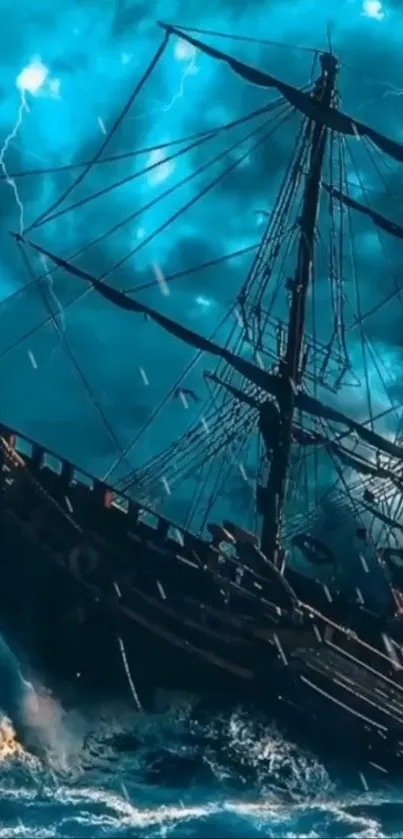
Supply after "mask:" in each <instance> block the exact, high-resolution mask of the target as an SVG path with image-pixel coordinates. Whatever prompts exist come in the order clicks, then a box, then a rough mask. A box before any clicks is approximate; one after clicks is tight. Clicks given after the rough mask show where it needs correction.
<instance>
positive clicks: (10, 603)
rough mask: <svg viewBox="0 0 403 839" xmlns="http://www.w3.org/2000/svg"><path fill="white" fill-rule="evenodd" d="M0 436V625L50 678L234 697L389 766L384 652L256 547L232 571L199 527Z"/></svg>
mask: <svg viewBox="0 0 403 839" xmlns="http://www.w3.org/2000/svg"><path fill="white" fill-rule="evenodd" d="M2 441H3V445H2V452H3V466H2V475H3V487H2V506H1V538H2V550H1V560H0V583H1V585H0V620H1V629H2V630H3V631H4V632H5V633H6V635H7V638H8V639H9V640H10V641H11V643H12V644H14V647H15V648H17V649H19V650H20V651H22V653H23V654H25V655H27V656H28V657H29V659H30V661H32V662H33V663H34V665H35V667H36V668H37V669H39V670H40V671H42V672H43V673H46V674H47V676H48V677H49V676H51V680H52V682H53V684H54V685H62V684H63V686H64V687H65V686H66V685H68V686H69V687H70V688H71V692H72V695H74V696H76V695H77V694H80V695H81V693H82V692H87V693H88V692H93V693H98V694H99V693H101V695H102V697H103V698H105V697H107V696H110V697H116V696H118V695H119V696H121V695H126V696H127V694H128V691H129V690H131V692H132V694H133V699H134V701H135V702H136V703H137V705H138V707H139V708H141V707H142V706H143V705H151V704H152V694H153V691H154V690H155V688H156V687H167V688H172V689H181V690H187V691H188V692H193V693H196V694H200V695H203V696H205V697H207V698H208V697H210V698H211V699H217V698H219V699H220V701H225V700H229V701H230V702H232V703H234V702H237V701H244V700H248V701H252V702H255V703H258V704H259V705H261V706H263V708H264V709H265V710H266V711H267V712H268V713H269V714H270V715H272V716H273V718H275V719H276V720H278V721H279V722H280V724H283V725H285V726H286V728H287V729H288V730H289V731H290V733H291V734H293V735H297V736H298V737H299V739H301V737H302V738H303V739H304V741H306V743H307V744H309V745H311V746H313V747H315V748H316V747H317V748H319V747H320V748H325V749H326V750H327V752H329V749H330V750H331V753H332V754H333V755H336V754H337V753H340V752H341V756H342V757H348V758H349V759H352V760H353V761H354V762H358V763H360V764H365V765H368V764H370V765H371V766H372V767H375V769H377V770H379V771H381V772H382V771H388V772H389V771H399V770H400V768H401V766H403V763H402V761H403V757H402V755H403V681H402V678H401V674H400V671H396V669H395V668H394V666H393V662H391V661H390V659H389V658H388V657H387V656H386V655H382V654H381V653H380V652H379V651H377V650H376V649H374V648H373V647H371V646H370V645H368V644H367V643H365V642H363V641H361V640H359V639H358V637H357V636H356V635H355V633H353V632H351V631H350V630H346V629H344V628H343V627H342V626H340V625H338V624H337V623H335V622H334V621H332V620H330V619H329V618H328V617H327V616H326V615H325V614H323V613H321V612H320V611H318V610H317V609H315V608H314V607H313V606H312V604H307V603H304V602H302V601H300V600H299V599H298V597H296V596H295V593H294V592H293V590H292V589H291V588H290V586H289V585H287V584H283V583H282V582H281V581H280V580H279V579H278V572H275V571H273V569H272V566H271V565H270V564H269V563H267V574H266V575H265V576H262V575H261V574H260V575H259V574H258V573H257V572H254V571H253V570H252V569H249V570H248V571H247V573H245V574H244V576H243V580H242V585H240V584H239V580H238V578H237V576H236V573H235V565H236V563H234V567H233V568H232V565H231V561H227V562H226V563H225V565H224V566H223V568H222V569H221V570H220V569H219V568H217V566H216V567H215V568H214V569H212V568H211V565H210V564H209V563H210V559H209V557H210V554H209V551H210V547H209V545H208V544H207V543H205V542H203V541H201V540H199V539H196V538H194V537H192V536H191V534H189V533H186V532H185V531H180V530H179V529H178V528H176V527H175V526H173V525H171V524H170V523H169V522H168V521H166V520H164V519H162V518H158V517H156V516H155V517H154V521H153V522H152V523H151V522H150V521H148V522H146V520H145V517H146V513H145V511H143V510H142V509H141V508H140V507H139V506H137V505H135V504H133V503H132V502H131V501H128V500H127V499H118V498H116V497H113V494H112V491H111V490H110V489H109V488H108V487H106V486H105V485H104V484H102V483H101V482H99V481H96V480H93V479H91V478H89V477H88V476H87V475H85V474H84V473H81V472H78V471H77V470H75V469H74V467H73V466H71V465H70V464H68V463H67V462H65V461H62V460H60V459H57V458H55V457H54V456H52V455H50V454H49V453H48V452H46V451H45V450H43V449H41V448H40V447H39V446H37V445H36V444H33V443H30V442H28V441H27V440H26V439H24V438H22V437H21V436H19V437H17V436H16V435H15V434H13V433H12V432H11V431H10V430H8V429H4V428H3V434H2ZM112 499H113V500H112ZM148 517H150V514H148ZM302 732H303V733H302Z"/></svg>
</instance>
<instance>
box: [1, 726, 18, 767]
mask: <svg viewBox="0 0 403 839" xmlns="http://www.w3.org/2000/svg"><path fill="white" fill-rule="evenodd" d="M23 754H24V749H23V748H22V746H21V745H20V743H19V742H18V740H17V738H16V735H15V731H14V729H13V727H12V725H11V723H10V721H9V720H8V719H6V717H4V718H3V719H2V720H1V721H0V763H3V762H4V761H5V760H8V759H9V758H10V757H22V756H23Z"/></svg>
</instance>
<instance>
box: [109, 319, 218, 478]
mask: <svg viewBox="0 0 403 839" xmlns="http://www.w3.org/2000/svg"><path fill="white" fill-rule="evenodd" d="M230 314H231V310H230V311H229V312H226V314H225V315H224V317H223V318H222V320H221V321H220V323H219V324H218V326H217V327H216V328H215V330H214V332H213V334H212V335H211V337H210V340H211V341H213V340H214V339H215V336H216V335H217V332H218V331H219V330H220V329H221V327H222V326H224V324H225V323H226V321H227V320H228V318H229V317H230ZM202 355H203V353H202V351H201V350H198V351H197V353H195V355H194V356H193V358H192V359H191V360H190V362H189V363H188V364H187V366H186V368H185V370H184V371H183V373H181V375H180V376H179V378H178V379H177V380H176V382H175V383H174V385H173V386H172V387H171V388H170V390H169V391H168V393H167V394H166V396H165V397H164V398H163V400H162V401H161V402H160V403H159V405H157V407H156V408H155V409H154V411H153V413H152V414H151V416H150V417H149V418H148V420H147V421H146V422H145V423H144V425H143V426H142V427H141V429H140V430H139V431H138V433H137V434H136V436H135V437H134V439H133V440H132V441H131V442H130V443H129V445H128V446H126V448H125V450H124V452H123V454H122V455H121V456H120V457H119V458H118V459H117V460H116V461H115V462H114V463H113V464H112V466H111V467H110V469H108V471H107V473H106V475H105V476H104V480H105V481H106V480H107V479H108V478H109V477H110V475H111V474H112V472H114V471H115V469H117V468H118V466H119V465H120V463H121V459H122V457H128V456H129V454H130V453H131V452H132V450H133V448H134V447H135V446H137V444H138V443H139V442H140V440H141V438H142V437H143V435H144V433H145V432H146V431H147V428H148V427H149V426H150V424H151V423H152V422H153V421H154V419H155V418H156V417H157V416H158V414H159V413H160V412H161V410H162V408H163V407H164V405H166V403H167V402H168V400H169V399H171V398H172V396H173V394H174V393H175V391H176V390H177V389H178V387H179V386H180V385H181V384H182V383H183V382H184V380H185V379H186V377H187V376H188V375H189V373H190V372H191V370H192V369H193V367H194V366H195V365H196V364H197V362H198V361H199V359H200V358H201V357H202Z"/></svg>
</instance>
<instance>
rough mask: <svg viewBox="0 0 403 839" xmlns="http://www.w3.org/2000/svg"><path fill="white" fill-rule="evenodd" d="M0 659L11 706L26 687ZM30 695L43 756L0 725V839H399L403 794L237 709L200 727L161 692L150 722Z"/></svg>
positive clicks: (183, 700) (125, 710) (182, 704)
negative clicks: (322, 757) (329, 763)
mask: <svg viewBox="0 0 403 839" xmlns="http://www.w3.org/2000/svg"><path fill="white" fill-rule="evenodd" d="M0 650H1V655H2V664H3V663H4V661H5V660H6V659H7V662H6V666H5V667H2V678H1V687H0V704H3V705H4V706H5V707H7V708H8V709H9V708H10V707H16V704H17V703H18V702H20V701H23V699H24V697H23V692H21V691H20V688H19V685H21V684H23V685H24V686H27V687H29V689H31V686H30V684H29V683H28V682H25V681H24V680H22V682H21V679H22V677H21V671H20V667H19V663H18V660H17V659H16V658H15V657H14V655H12V654H11V653H10V650H9V648H8V647H7V645H6V644H5V642H4V641H2V643H1V645H0ZM10 662H12V667H10ZM36 687H37V690H38V691H39V692H38V694H37V695H38V696H39V720H40V723H39V725H40V728H39V731H40V735H39V739H40V744H41V749H40V756H38V754H39V753H38V751H37V750H36V753H35V754H32V753H31V752H30V751H29V750H26V749H25V748H24V746H23V745H22V743H21V741H20V739H19V738H18V735H17V734H16V731H15V729H14V727H13V723H12V722H11V720H10V718H9V717H7V716H6V715H3V716H2V719H1V724H0V837H1V836H4V837H6V836H7V837H21V839H22V837H27V839H28V837H47V836H49V837H52V836H60V837H66V839H67V837H72V838H73V837H86V836H108V837H109V836H119V837H120V836H122V837H124V836H127V837H128V836H134V835H135V836H138V837H142V836H144V837H168V836H172V837H176V836H178V837H179V836H187V837H190V836H194V837H210V836H211V837H213V836H215V837H226V836H228V837H229V836H231V837H237V836H239V837H254V836H267V837H271V836H273V837H289V839H292V837H312V839H315V837H317V836H318V837H321V836H322V837H379V839H382V837H386V836H387V837H394V836H401V835H402V812H403V807H402V805H403V800H402V791H401V789H398V788H393V787H391V786H390V785H389V784H388V783H387V779H385V778H383V779H380V781H379V783H377V782H374V780H373V778H371V779H369V778H368V779H367V778H366V777H365V775H364V774H363V773H360V774H359V775H357V776H356V777H353V778H352V777H349V778H347V776H344V777H343V773H342V772H340V771H338V772H336V773H335V772H334V771H333V770H334V767H332V769H330V770H329V768H326V767H325V765H324V764H323V763H322V762H321V761H319V760H318V758H317V757H315V755H314V754H311V753H307V752H303V751H302V750H300V749H298V748H297V747H296V745H295V744H293V743H292V742H289V741H287V740H286V739H285V738H284V737H283V736H282V735H281V733H280V732H279V730H278V729H277V728H276V726H275V725H274V724H273V723H270V721H269V720H262V719H259V720H258V719H256V718H255V717H253V716H252V715H251V714H250V713H248V712H247V710H246V709H244V708H242V707H238V708H234V709H232V710H231V711H228V710H227V711H225V712H224V711H223V712H222V713H219V712H217V713H216V715H215V716H212V717H210V718H209V719H208V721H206V720H205V719H204V720H203V721H200V719H198V717H197V713H195V702H196V698H195V697H191V696H183V695H172V694H168V693H165V692H162V691H161V692H158V691H157V692H156V696H155V712H154V713H152V714H149V713H145V712H143V713H139V712H138V711H137V710H136V709H134V708H133V707H132V705H131V703H130V701H129V700H128V702H127V704H119V705H107V706H102V705H99V706H95V705H91V706H86V707H80V708H79V710H77V708H75V709H74V710H72V709H70V710H69V709H67V708H65V707H64V706H63V702H62V701H61V699H60V698H59V697H57V696H55V695H51V693H50V692H49V691H46V690H45V689H44V686H36ZM29 695H30V694H29ZM37 720H38V714H37V711H36V721H37ZM37 730H38V728H37Z"/></svg>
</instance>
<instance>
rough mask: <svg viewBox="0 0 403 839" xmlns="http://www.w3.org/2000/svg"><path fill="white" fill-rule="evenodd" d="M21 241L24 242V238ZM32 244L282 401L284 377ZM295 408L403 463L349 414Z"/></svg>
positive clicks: (301, 398) (312, 404) (315, 406)
mask: <svg viewBox="0 0 403 839" xmlns="http://www.w3.org/2000/svg"><path fill="white" fill-rule="evenodd" d="M17 238H18V239H20V237H17ZM28 244H29V245H30V247H32V248H33V249H34V250H36V251H37V252H38V253H41V254H43V256H46V257H47V258H48V259H50V260H51V261H52V262H53V263H54V264H55V265H58V267H59V268H63V269H64V270H65V271H68V272H69V273H70V274H73V275H74V276H76V277H79V278H80V279H83V280H86V281H87V282H89V283H91V285H92V287H93V288H94V289H95V291H97V292H98V293H99V294H101V295H102V297H104V298H105V299H106V300H108V302H109V303H112V304H113V305H114V306H118V307H119V308H120V309H123V310H125V311H128V312H136V313H137V314H143V315H147V316H148V317H149V318H150V319H151V320H153V321H154V322H155V323H157V324H158V325H159V326H161V328H162V329H164V330H165V331H167V332H169V333H170V334H171V335H173V336H174V337H175V338H178V339H179V340H180V341H184V342H185V343H186V344H188V345H189V346H191V347H194V348H195V349H198V350H201V351H202V352H208V353H210V354H211V355H214V356H218V357H219V358H222V359H223V360H224V361H226V362H227V364H229V365H230V366H231V367H232V368H233V369H234V370H236V371H237V372H238V373H240V375H241V376H245V378H247V379H248V380H249V381H250V382H253V383H254V384H255V385H257V386H258V387H259V388H261V389H262V390H263V391H265V392H266V393H270V394H271V395H272V396H275V397H278V396H279V395H280V394H281V392H282V389H283V388H284V386H287V385H286V383H285V381H284V379H283V378H282V377H281V376H278V375H275V374H273V373H268V372H267V371H266V370H262V369H261V368H260V367H257V366H256V365H255V364H253V363H252V362H251V361H247V360H246V359H244V358H241V357H240V356H238V355H236V354H235V353H233V352H231V351H230V350H228V349H226V348H225V347H220V346H219V344H216V343H215V342H214V341H211V340H210V339H209V338H204V336H203V335H200V334H199V333H198V332H194V331H193V330H192V329H188V328H187V327H185V326H182V324H180V323H178V322H177V321H174V320H172V319H171V318H169V317H166V315H162V314H160V313H159V312H156V311H155V310H154V309H152V308H151V307H150V306H146V305H145V304H144V303H139V302H138V301H137V300H132V299H131V298H130V297H128V296H127V295H125V294H124V293H123V292H122V291H117V290H116V289H113V288H111V286H108V285H107V284H106V283H103V282H101V281H100V280H97V279H96V278H95V277H93V276H91V274H88V273H87V272H86V271H82V270H81V269H80V268H76V267H75V266H74V265H72V264H71V263H69V262H67V261H66V260H65V259H61V257H58V256H55V255H54V254H52V253H51V252H50V251H48V250H46V248H42V247H41V246H40V245H37V244H34V243H33V242H29V243H28ZM294 404H295V407H296V408H297V409H300V410H301V411H305V412H306V413H308V414H310V415H311V416H315V417H318V418H321V419H325V420H328V421H330V422H335V423H340V424H341V425H344V426H346V427H347V428H348V429H349V431H352V432H354V433H355V434H356V435H357V437H359V438H360V439H361V440H362V441H363V442H365V443H368V445H370V446H373V447H374V448H375V449H378V450H379V451H381V452H384V453H385V454H388V455H390V456H391V457H396V458H398V459H399V460H403V448H402V446H399V445H397V444H396V443H393V442H392V441H391V440H387V439H386V438H385V437H382V435H380V434H377V433H376V432H375V431H372V430H371V429H369V428H366V427H365V426H364V425H361V424H360V423H359V422H357V421H356V420H353V419H352V418H351V417H348V416H346V414H343V413H342V412H341V411H338V410H337V408H332V407H331V406H330V405H324V404H323V403H322V402H321V401H320V400H319V399H315V397H313V396H309V395H308V394H307V393H302V392H298V393H296V394H295V399H294Z"/></svg>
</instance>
